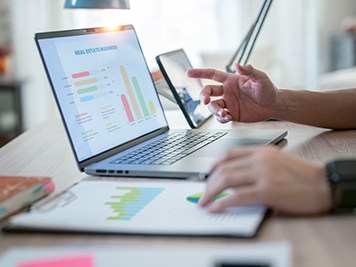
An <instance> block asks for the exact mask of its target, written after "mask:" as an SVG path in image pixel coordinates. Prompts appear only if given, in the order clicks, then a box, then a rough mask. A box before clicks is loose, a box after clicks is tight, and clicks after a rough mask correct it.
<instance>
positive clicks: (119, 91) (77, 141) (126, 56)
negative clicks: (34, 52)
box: [38, 26, 167, 162]
mask: <svg viewBox="0 0 356 267" xmlns="http://www.w3.org/2000/svg"><path fill="white" fill-rule="evenodd" d="M87 31H88V34H81V35H73V33H71V34H66V33H70V32H71V31H68V32H63V35H64V36H61V37H53V38H51V37H49V38H45V39H40V38H39V40H38V45H39V48H40V50H41V53H42V56H43V60H44V63H45V66H46V68H47V72H48V75H49V78H50V80H51V83H52V86H53V90H54V93H55V96H56V98H57V102H58V105H59V107H60V110H61V113H62V117H63V119H64V121H65V124H66V127H67V131H68V133H69V136H70V138H71V141H72V145H73V148H74V151H75V153H76V156H77V159H78V161H79V162H82V161H84V160H86V159H89V158H92V157H93V156H95V155H98V154H100V153H102V152H105V151H107V150H109V149H112V148H114V147H117V146H119V145H122V144H124V143H127V142H129V141H130V140H133V139H136V138H138V137H140V136H143V135H145V134H148V133H150V132H153V131H155V130H157V129H160V128H162V127H166V126H167V121H166V119H165V116H164V113H163V110H162V107H161V104H160V101H159V99H158V95H157V93H156V89H155V87H154V84H153V82H152V79H151V76H150V72H149V70H148V67H147V64H146V61H145V58H144V56H143V53H142V50H141V47H140V44H139V42H138V39H137V36H136V33H135V30H134V29H133V27H132V26H131V27H122V28H121V29H120V30H116V31H107V32H103V31H100V32H98V33H95V30H93V31H94V32H90V31H89V30H87ZM68 35H71V36H68Z"/></svg>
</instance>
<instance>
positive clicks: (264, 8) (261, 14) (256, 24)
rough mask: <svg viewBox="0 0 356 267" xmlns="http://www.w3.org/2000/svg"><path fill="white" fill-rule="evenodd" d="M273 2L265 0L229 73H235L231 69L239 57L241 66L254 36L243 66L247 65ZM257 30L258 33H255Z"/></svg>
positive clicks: (237, 51) (230, 64)
mask: <svg viewBox="0 0 356 267" xmlns="http://www.w3.org/2000/svg"><path fill="white" fill-rule="evenodd" d="M272 2H273V0H265V1H264V2H263V4H262V7H261V10H260V12H259V13H258V16H257V18H256V20H255V21H254V23H253V24H252V26H251V28H250V30H249V31H248V32H247V34H246V36H245V38H244V39H243V40H242V42H241V44H240V46H239V47H238V49H237V50H236V52H235V54H234V55H233V57H232V59H231V60H230V62H229V64H228V65H227V66H226V71H227V72H229V73H235V71H234V70H233V69H232V68H231V67H232V65H233V64H234V62H235V60H236V58H237V57H238V56H239V60H238V61H237V63H239V64H241V62H242V59H243V57H244V55H245V52H246V49H247V47H248V45H249V43H250V40H251V38H252V36H254V38H253V41H252V43H251V45H250V48H249V50H248V53H247V56H246V58H245V61H244V63H243V65H246V63H247V61H248V59H249V57H250V55H251V52H252V49H253V47H254V46H255V43H256V40H257V37H258V35H259V33H260V31H261V28H262V25H263V23H264V21H265V18H266V16H267V13H268V11H269V8H270V6H271V4H272ZM255 30H256V31H255Z"/></svg>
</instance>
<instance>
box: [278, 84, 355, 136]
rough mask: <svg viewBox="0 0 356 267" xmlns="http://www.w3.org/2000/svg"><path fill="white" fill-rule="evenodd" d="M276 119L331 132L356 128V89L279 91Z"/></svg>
mask: <svg viewBox="0 0 356 267" xmlns="http://www.w3.org/2000/svg"><path fill="white" fill-rule="evenodd" d="M274 118H275V119H280V120H286V121H291V122H295V123H300V124H306V125H311V126H316V127H323V128H330V129H354V128H356V89H345V90H338V91H330V92H311V91H293V90H279V96H278V101H277V108H276V112H275V115H274Z"/></svg>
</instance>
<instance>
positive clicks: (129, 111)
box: [121, 95, 134, 122]
mask: <svg viewBox="0 0 356 267" xmlns="http://www.w3.org/2000/svg"><path fill="white" fill-rule="evenodd" d="M121 101H122V104H123V105H124V109H125V112H126V116H127V119H128V120H129V122H133V121H134V117H133V115H132V112H131V109H130V106H129V102H128V101H127V98H126V96H125V95H121Z"/></svg>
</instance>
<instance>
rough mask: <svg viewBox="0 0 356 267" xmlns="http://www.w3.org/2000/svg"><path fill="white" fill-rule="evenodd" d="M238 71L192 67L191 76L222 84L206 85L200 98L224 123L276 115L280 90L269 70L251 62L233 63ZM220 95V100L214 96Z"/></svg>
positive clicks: (252, 120) (259, 119)
mask: <svg viewBox="0 0 356 267" xmlns="http://www.w3.org/2000/svg"><path fill="white" fill-rule="evenodd" d="M234 68H235V70H236V72H237V73H238V74H233V73H226V72H222V71H217V70H213V69H190V70H188V71H187V76H188V77H190V78H199V79H211V80H214V81H217V82H220V83H221V85H206V86H204V88H203V89H202V91H201V93H200V99H201V101H202V102H203V103H204V104H205V105H207V104H209V105H208V108H209V110H210V111H211V113H212V114H213V115H214V116H215V117H216V119H217V120H218V121H219V122H221V123H226V122H229V121H239V122H256V121H263V120H267V119H270V118H272V117H273V115H274V114H275V109H276V105H277V101H278V89H277V88H276V87H275V86H274V84H273V83H272V81H271V80H270V79H269V77H268V76H267V74H266V73H264V72H262V71H260V70H257V69H255V68H254V67H252V65H247V66H241V65H239V64H235V66H234ZM216 96H220V97H221V98H220V99H218V100H214V101H212V100H211V97H216Z"/></svg>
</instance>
